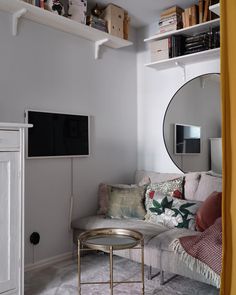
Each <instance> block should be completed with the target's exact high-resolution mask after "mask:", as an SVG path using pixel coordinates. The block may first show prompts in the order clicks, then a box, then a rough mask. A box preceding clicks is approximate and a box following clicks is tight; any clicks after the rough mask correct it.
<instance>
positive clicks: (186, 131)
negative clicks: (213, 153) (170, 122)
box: [174, 124, 201, 154]
mask: <svg viewBox="0 0 236 295" xmlns="http://www.w3.org/2000/svg"><path fill="white" fill-rule="evenodd" d="M174 143H175V146H174V149H175V154H200V153H201V127H199V126H194V125H184V124H175V141H174Z"/></svg>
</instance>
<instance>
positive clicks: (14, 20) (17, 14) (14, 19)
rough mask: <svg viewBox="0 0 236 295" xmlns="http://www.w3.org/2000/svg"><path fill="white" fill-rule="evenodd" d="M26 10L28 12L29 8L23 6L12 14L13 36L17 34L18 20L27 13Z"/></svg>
mask: <svg viewBox="0 0 236 295" xmlns="http://www.w3.org/2000/svg"><path fill="white" fill-rule="evenodd" d="M26 12H27V9H26V8H22V9H20V10H18V11H16V12H15V13H13V15H12V35H13V36H16V35H17V28H18V21H19V19H20V18H21V17H22V16H23V15H24V14H26Z"/></svg>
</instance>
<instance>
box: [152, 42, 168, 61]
mask: <svg viewBox="0 0 236 295" xmlns="http://www.w3.org/2000/svg"><path fill="white" fill-rule="evenodd" d="M149 50H150V60H151V62H156V61H160V60H163V59H169V39H168V38H166V39H162V40H157V41H153V42H150V43H149Z"/></svg>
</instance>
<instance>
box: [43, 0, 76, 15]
mask: <svg viewBox="0 0 236 295" xmlns="http://www.w3.org/2000/svg"><path fill="white" fill-rule="evenodd" d="M48 2H49V7H50V8H51V10H52V11H54V12H55V13H58V14H59V15H63V16H65V17H69V16H71V14H70V13H69V8H70V4H69V0H49V1H48Z"/></svg>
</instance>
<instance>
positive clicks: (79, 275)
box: [78, 240, 81, 295]
mask: <svg viewBox="0 0 236 295" xmlns="http://www.w3.org/2000/svg"><path fill="white" fill-rule="evenodd" d="M80 268H81V266H80V240H78V294H79V295H80V294H81V286H80V281H81V269H80Z"/></svg>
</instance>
